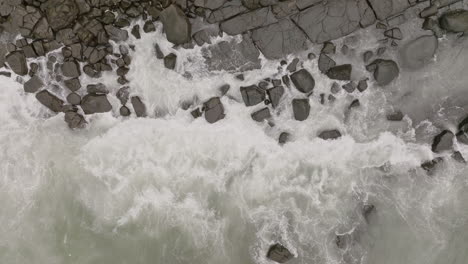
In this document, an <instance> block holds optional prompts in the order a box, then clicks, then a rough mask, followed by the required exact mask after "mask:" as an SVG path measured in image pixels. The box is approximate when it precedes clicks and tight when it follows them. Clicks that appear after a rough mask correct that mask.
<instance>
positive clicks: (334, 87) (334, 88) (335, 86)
mask: <svg viewBox="0 0 468 264" xmlns="http://www.w3.org/2000/svg"><path fill="white" fill-rule="evenodd" d="M340 91H341V87H340V85H339V84H338V83H336V82H334V83H333V84H332V86H331V88H330V92H332V94H337V93H339V92H340Z"/></svg>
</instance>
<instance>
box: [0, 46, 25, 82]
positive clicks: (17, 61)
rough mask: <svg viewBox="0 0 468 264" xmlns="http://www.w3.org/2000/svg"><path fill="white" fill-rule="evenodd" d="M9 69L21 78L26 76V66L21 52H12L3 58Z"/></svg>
mask: <svg viewBox="0 0 468 264" xmlns="http://www.w3.org/2000/svg"><path fill="white" fill-rule="evenodd" d="M5 60H6V63H7V64H8V66H9V67H10V69H11V70H12V71H13V72H14V73H16V74H18V75H21V76H24V75H26V74H28V65H27V64H26V56H25V55H24V52H23V51H13V52H11V53H10V54H8V55H7V56H6V58H5Z"/></svg>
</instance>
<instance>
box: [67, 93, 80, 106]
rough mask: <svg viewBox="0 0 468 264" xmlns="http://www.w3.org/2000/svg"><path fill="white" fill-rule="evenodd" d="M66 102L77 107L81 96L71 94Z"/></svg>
mask: <svg viewBox="0 0 468 264" xmlns="http://www.w3.org/2000/svg"><path fill="white" fill-rule="evenodd" d="M67 102H69V103H70V104H72V105H79V104H80V103H81V96H80V95H79V94H77V93H71V94H69V95H68V96H67Z"/></svg>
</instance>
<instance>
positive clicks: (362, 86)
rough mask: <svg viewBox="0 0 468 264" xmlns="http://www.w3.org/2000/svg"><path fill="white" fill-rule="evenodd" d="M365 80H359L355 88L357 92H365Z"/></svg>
mask: <svg viewBox="0 0 468 264" xmlns="http://www.w3.org/2000/svg"><path fill="white" fill-rule="evenodd" d="M367 87H368V85H367V79H365V80H360V81H359V83H358V86H357V89H358V90H359V92H361V93H362V92H364V91H365V90H367Z"/></svg>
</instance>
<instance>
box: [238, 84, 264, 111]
mask: <svg viewBox="0 0 468 264" xmlns="http://www.w3.org/2000/svg"><path fill="white" fill-rule="evenodd" d="M240 92H241V95H242V100H244V103H245V105H246V106H254V105H257V104H259V103H261V102H263V101H264V100H265V91H264V90H263V89H260V88H259V87H258V86H256V85H251V86H246V87H241V88H240Z"/></svg>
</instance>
